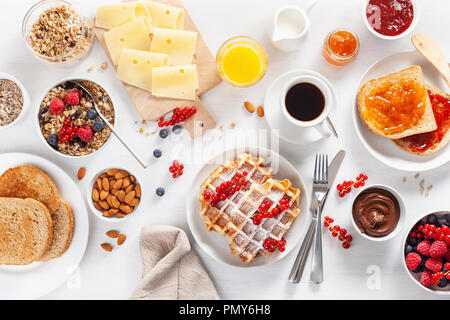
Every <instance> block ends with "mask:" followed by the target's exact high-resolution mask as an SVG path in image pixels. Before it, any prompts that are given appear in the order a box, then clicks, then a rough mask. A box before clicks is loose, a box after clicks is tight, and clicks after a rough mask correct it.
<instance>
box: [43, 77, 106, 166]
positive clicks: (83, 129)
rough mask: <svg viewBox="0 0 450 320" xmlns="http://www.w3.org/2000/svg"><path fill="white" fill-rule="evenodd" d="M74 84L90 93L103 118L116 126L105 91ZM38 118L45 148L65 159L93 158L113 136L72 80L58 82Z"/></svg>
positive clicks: (84, 82) (89, 83) (86, 82)
mask: <svg viewBox="0 0 450 320" xmlns="http://www.w3.org/2000/svg"><path fill="white" fill-rule="evenodd" d="M73 81H78V82H79V83H80V84H81V85H82V86H84V87H85V88H86V89H87V90H88V91H89V92H90V94H91V95H92V96H93V97H94V99H95V100H96V103H97V106H98V107H99V109H100V111H101V112H102V114H103V115H104V116H105V117H106V119H107V120H108V121H109V122H110V123H111V124H113V125H114V122H115V112H114V105H113V102H112V100H111V97H110V96H109V95H108V93H107V92H106V91H105V89H103V88H102V87H101V86H100V85H98V84H96V83H95V82H92V81H89V80H73ZM37 118H38V119H37V120H38V124H39V130H40V132H41V137H42V139H43V140H44V142H45V143H46V145H47V146H49V147H50V149H52V150H53V151H55V152H57V153H58V154H62V155H65V156H70V157H82V156H87V155H90V154H92V153H94V152H96V151H97V150H99V149H100V148H102V147H103V146H104V145H105V143H106V142H107V141H108V140H109V138H110V136H111V130H110V129H109V128H108V126H107V125H106V124H105V123H104V122H103V121H102V120H101V118H100V116H99V115H98V113H97V112H96V110H95V107H94V104H93V103H92V101H91V99H90V97H89V95H88V94H87V93H85V92H83V91H81V90H80V89H79V88H78V87H76V85H74V84H73V83H71V82H70V80H64V81H61V82H59V83H58V84H56V85H55V86H53V87H52V88H51V89H50V90H49V91H48V92H47V93H46V94H45V96H44V98H43V99H41V104H40V106H39V110H38V115H37Z"/></svg>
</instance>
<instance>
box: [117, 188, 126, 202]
mask: <svg viewBox="0 0 450 320" xmlns="http://www.w3.org/2000/svg"><path fill="white" fill-rule="evenodd" d="M117 198H119V201H120V202H125V191H123V190H119V191H118V192H117Z"/></svg>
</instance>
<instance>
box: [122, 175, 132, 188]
mask: <svg viewBox="0 0 450 320" xmlns="http://www.w3.org/2000/svg"><path fill="white" fill-rule="evenodd" d="M130 184H131V180H130V178H128V177H126V178H125V179H123V183H122V187H123V188H124V189H126V188H128V186H129V185H130Z"/></svg>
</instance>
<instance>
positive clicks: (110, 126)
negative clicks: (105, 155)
mask: <svg viewBox="0 0 450 320" xmlns="http://www.w3.org/2000/svg"><path fill="white" fill-rule="evenodd" d="M68 82H70V83H73V84H75V85H76V86H77V87H79V88H80V89H82V90H83V91H84V92H85V93H86V94H87V95H88V96H89V97H90V98H91V100H92V103H93V104H94V108H95V110H96V111H97V113H98V115H99V117H100V118H101V119H102V120H103V122H104V123H105V124H106V125H107V126H108V128H109V129H111V131H112V133H114V135H115V136H116V137H117V139H119V141H120V142H121V143H122V144H123V145H124V147H125V148H127V150H128V151H129V152H130V153H131V154H132V155H133V157H134V158H135V159H136V160H137V161H138V162H139V163H140V165H141V166H142V167H143V168H144V169H146V168H147V167H148V165H147V164H145V163H144V161H142V159H141V158H140V157H139V156H138V155H137V153H136V152H134V150H133V149H131V147H130V146H129V145H128V144H127V143H126V142H125V141H124V140H123V139H122V137H121V136H120V135H119V134H118V133H117V131H116V130H115V129H114V127H113V125H112V124H111V123H109V121H108V120H106V118H105V116H104V115H103V114H102V112H101V111H100V109H99V108H98V106H97V103H96V102H95V99H94V97H92V95H91V93H90V92H89V91H88V90H87V89H86V88H85V87H83V86H82V85H81V84H80V83H78V82H76V81H71V80H69V81H68Z"/></svg>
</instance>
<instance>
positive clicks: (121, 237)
mask: <svg viewBox="0 0 450 320" xmlns="http://www.w3.org/2000/svg"><path fill="white" fill-rule="evenodd" d="M125 240H127V236H126V235H124V234H123V233H122V234H120V235H119V237H118V238H117V245H118V246H121V245H122V244H123V243H124V242H125Z"/></svg>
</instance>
